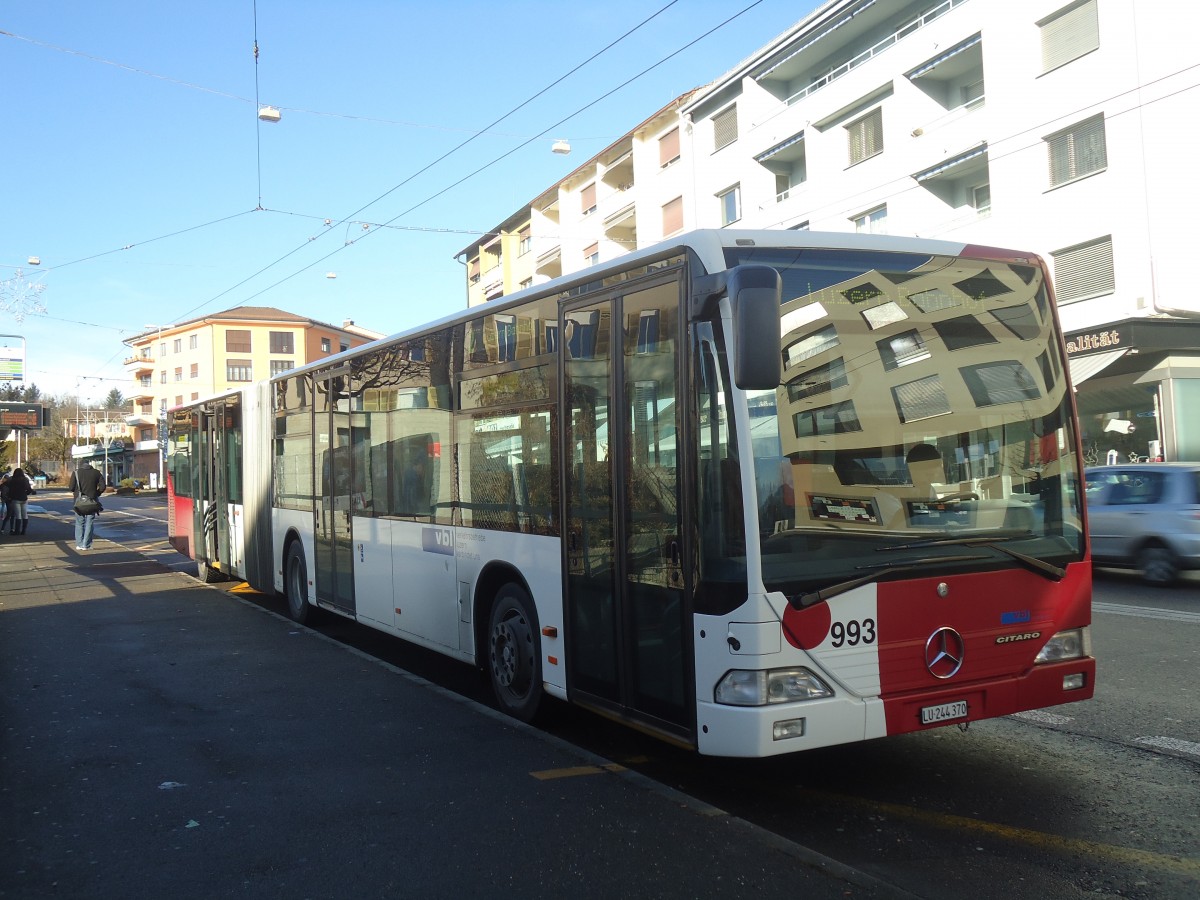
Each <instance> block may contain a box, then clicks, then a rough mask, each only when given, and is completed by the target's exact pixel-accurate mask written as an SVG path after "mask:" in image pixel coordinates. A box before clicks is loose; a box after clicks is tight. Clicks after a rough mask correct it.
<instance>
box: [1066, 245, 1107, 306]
mask: <svg viewBox="0 0 1200 900" xmlns="http://www.w3.org/2000/svg"><path fill="white" fill-rule="evenodd" d="M1050 256H1051V257H1052V258H1053V259H1054V286H1055V295H1056V297H1057V298H1058V302H1059V303H1060V304H1062V303H1069V302H1070V301H1072V300H1083V299H1085V298H1087V297H1098V296H1100V295H1101V294H1111V293H1112V292H1113V290H1114V289H1115V287H1116V280H1115V278H1114V275H1113V255H1112V235H1108V236H1107V237H1102V238H1100V239H1098V240H1095V241H1089V242H1088V243H1086V244H1077V245H1076V246H1074V247H1067V248H1065V249H1063V250H1059V251H1057V252H1054V253H1051V254H1050Z"/></svg>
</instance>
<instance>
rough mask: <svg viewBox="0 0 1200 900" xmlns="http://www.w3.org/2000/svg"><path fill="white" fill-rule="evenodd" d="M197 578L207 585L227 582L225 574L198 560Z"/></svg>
mask: <svg viewBox="0 0 1200 900" xmlns="http://www.w3.org/2000/svg"><path fill="white" fill-rule="evenodd" d="M196 577H197V578H199V579H200V580H201V581H203V582H204V583H205V584H216V583H217V582H218V581H224V580H225V573H224V572H222V571H221V570H220V569H218V568H215V567H214V566H211V565H209V564H208V563H206V562H204V561H203V560H199V559H198V560H196Z"/></svg>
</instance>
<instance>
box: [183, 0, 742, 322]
mask: <svg viewBox="0 0 1200 900" xmlns="http://www.w3.org/2000/svg"><path fill="white" fill-rule="evenodd" d="M678 2H679V0H670V2H669V3H667V4H666V5H665V6H662V7H661V8H659V9H657V10H656V11H654V12H653V13H651V14H650V15H649V16H647V17H646V18H645V19H643V20H642V21H641V22H639V23H638V24H637V25H635V26H633V27H632V28H630V29H629V30H628V31H626V32H625V33H624V34H622V35H621V36H620V37H618V38H616V39H615V40H613V41H610V42H609V43H608V44H607V45H605V46H604V47H602V48H601V49H600V50H597V51H596V52H595V53H593V54H592V55H591V56H589V57H588V58H587V59H585V60H583V62H580V63H578V64H577V65H575V66H574V67H573V68H571V69H570V70H568V71H567V72H565V73H564V74H562V75H560V76H559V77H558V78H556V79H554V80H553V81H552V82H550V83H549V84H547V85H546V86H545V87H543V88H541V89H540V90H538V91H536V92H535V93H533V94H532V95H530V96H529V97H527V98H526V99H525V100H523V101H521V102H520V103H519V104H517V105H516V106H514V107H513V108H512V109H510V110H509V111H508V112H506V113H504V114H503V115H501V116H499V117H498V118H496V119H494V120H493V121H492V122H491V123H490V124H488V125H486V126H484V128H483V129H481V130H480V131H478V132H476V133H474V134H472V135H471V136H470V137H468V138H466V139H465V140H463V141H460V142H459V143H458V144H456V145H455V146H453V147H451V148H450V149H449V150H447V151H446V152H445V153H443V154H442V155H441V156H439V157H437V158H436V159H434V160H433V161H431V162H429V163H427V164H426V165H424V166H422V167H421V168H420V169H418V170H417V171H415V172H413V173H412V174H411V175H409V176H408V177H406V178H404V179H403V180H402V181H400V182H399V183H398V184H395V185H393V186H392V187H390V188H388V190H386V191H384V192H383V193H382V194H380V195H379V196H377V197H375V198H374V199H373V200H370V201H368V202H367V203H364V204H363V205H362V206H360V207H359V208H358V209H356V210H354V211H353V212H351V213H349V214H348V215H346V216H343V217H342V218H340V219H337V220H336V221H332V220H331V221H332V224H333V225H334V226H340V225H344V224H345V223H346V222H347V221H349V220H350V219H352V218H354V217H355V216H357V215H359V214H360V213H361V212H363V211H364V210H366V209H369V208H370V207H372V206H374V205H375V204H376V203H378V202H380V201H381V200H383V199H384V198H386V197H388V196H390V195H391V194H393V193H395V192H396V191H397V190H399V189H400V188H402V187H404V186H405V185H407V184H409V183H410V182H411V181H413V179H415V178H418V177H419V176H421V175H423V174H424V173H426V172H428V171H429V170H430V169H432V168H433V167H434V166H436V165H438V164H439V163H441V162H443V161H444V160H446V159H448V158H449V157H450V156H452V155H453V154H455V153H457V152H458V151H459V150H461V149H463V148H464V147H466V146H467V145H468V144H470V143H472V142H473V141H475V140H476V139H477V138H479V137H480V135H482V134H485V133H487V132H488V130H489V129H491V128H493V127H495V126H496V125H498V124H500V123H501V122H503V121H504V120H505V119H508V118H510V117H511V116H513V115H515V114H516V113H517V112H519V111H520V110H522V109H524V108H525V107H526V106H528V105H529V104H530V103H532V102H533V101H534V100H537V99H538V98H539V97H541V96H542V95H543V94H545V93H546V92H548V91H550V90H551V89H552V88H554V87H556V86H558V85H559V84H561V83H562V82H563V81H565V80H566V79H568V78H570V77H571V76H572V75H574V74H575V73H576V72H578V71H579V70H580V69H582V68H583V67H584V66H586V65H588V64H589V63H591V62H593V61H594V60H595V59H597V58H598V57H600V56H601V55H603V54H604V53H607V52H608V51H609V50H611V49H612V48H613V47H615V46H616V45H617V44H619V43H620V42H621V41H623V40H625V39H626V38H628V37H629V36H630V35H632V34H634V33H635V32H636V31H638V30H639V29H641V28H643V27H645V26H646V25H647V24H649V23H650V22H651V21H653V20H654V19H656V18H658V17H659V16H660V15H662V14H663V13H664V12H666V11H667V10H668V9H670V8H671V7H672V6H674V5H675V4H676V3H678ZM761 2H762V0H755V2H754V3H752V4H751V5H750V6H749V7H747V8H746V10H743V11H742V12H743V13H744V12H746V11H747V10H749V9H751V8H753V7H755V6H757V5H758V4H759V3H761ZM738 15H742V13H738ZM736 17H737V16H734V17H733V18H736ZM729 21H732V18H731V19H728V20H726V22H725V23H723V24H727V23H728V22H729ZM718 27H723V25H722V26H718ZM714 30H715V29H714ZM692 43H695V42H694V41H693V42H692ZM686 46H691V45H690V44H688V45H686ZM686 46H685V47H684V48H682V49H686ZM679 52H682V50H680V51H676V53H673V54H671V56H675V55H677V53H679ZM671 56H668V57H666V59H670V58H671ZM665 61H666V60H665V59H664V60H662V61H660V63H658V64H656V65H659V64H661V62H665ZM651 68H654V67H653V66H652V67H651ZM646 71H650V70H649V69H647V70H646ZM642 74H645V73H644V72H643V73H642ZM637 77H640V76H637ZM631 80H632V79H631ZM628 83H629V82H625V84H628ZM622 86H624V85H622ZM610 93H611V92H610ZM605 96H607V95H605ZM601 99H603V98H601ZM595 102H598V101H593V103H592V104H588V106H592V105H594V103H595ZM588 106H585V107H583V108H582V109H580V110H577V111H576V112H575V113H573V114H572V116H574V115H577V114H578V113H579V112H582V111H583V109H587V108H588ZM569 118H571V116H568V117H567V119H569ZM562 121H566V119H564V120H562ZM558 124H561V123H556V124H555V125H552V126H550V129H553V128H555V127H557V125H558ZM550 129H547V130H546V131H543V132H541V133H540V134H538V135H536V136H535V137H532V138H529V139H528V140H527V141H525V142H524V143H523V144H521V145H519V146H518V147H517V148H514V150H513V151H509V154H511V153H512V152H514V151H515V150H516V149H520V147H522V146H525V145H526V144H529V143H532V142H533V141H535V140H538V139H539V138H541V137H544V136H545V135H546V134H547V133H548V132H549V130H550ZM509 154H505V155H504V156H508V155H509ZM504 156H501V157H499V158H498V159H497V160H496V161H499V159H503V158H504ZM477 171H480V170H477ZM472 174H475V173H472ZM458 183H461V181H460V182H457V183H456V184H458ZM441 193H445V191H442V192H439V194H435V195H434V197H437V196H440V194H441ZM432 199H433V197H431V198H428V199H427V200H426V201H423V203H425V202H429V200H432ZM423 203H422V204H420V205H423ZM414 208H416V207H414ZM410 211H411V210H410ZM402 215H403V214H402ZM396 218H399V217H396ZM391 221H395V219H393V220H391ZM389 224H390V223H389ZM330 230H332V228H331V229H330ZM368 233H370V232H368ZM360 240H361V238H360ZM310 243H311V241H305V242H304V243H303V244H300V245H299V246H297V247H295V248H293V249H292V250H290V251H288V252H287V253H285V254H283V256H280V257H279V258H278V259H276V260H274V261H273V262H270V263H268V264H267V265H265V266H263V267H262V268H261V269H259V270H258V271H256V272H254V273H253V274H251V275H248V276H247V277H246V278H244V279H242V280H241V281H239V282H238V283H237V284H234V285H232V286H230V287H228V288H226V289H225V290H224V291H222V292H221V293H219V294H217V295H215V296H213V297H210V298H209V299H208V300H205V301H204V302H203V303H200V304H198V305H197V306H195V307H193V308H192V309H190V310H188V311H187V312H185V313H183V314H182V315H181V316H180V317H181V318H182V317H183V316H188V315H191V314H192V313H194V312H198V311H199V310H201V309H203V308H204V307H206V306H209V305H210V304H212V303H215V302H216V301H217V300H219V299H221V297H224V296H225V295H227V294H229V293H232V292H233V291H235V290H237V289H238V288H239V287H241V286H242V285H244V284H246V283H248V282H250V281H252V280H254V279H255V278H257V277H258V276H259V275H262V274H263V273H264V272H267V271H269V270H270V269H272V268H274V267H275V266H277V265H279V264H280V263H282V262H284V261H285V260H286V259H288V258H289V257H291V256H293V255H295V254H296V253H299V252H300V251H301V250H303V249H304V248H305V247H307V246H308V245H309V244H310ZM353 243H355V242H354V241H352V242H349V243H344V244H343V245H342V248H345V247H347V246H350V245H351V244H353ZM334 252H335V253H336V252H337V251H334ZM330 255H332V254H330ZM324 258H328V257H324ZM321 261H322V260H317V261H316V262H314V263H312V264H310V265H308V266H305V267H304V268H302V269H299V270H298V271H297V272H295V273H293V274H292V275H289V276H288V278H287V279H284V281H286V280H288V279H290V278H293V277H295V275H298V274H300V272H304V271H307V270H308V269H311V268H312V266H313V265H316V264H317V263H319V262H321ZM282 283H283V282H282V281H280V282H276V284H275V285H271V287H268V288H267V289H266V290H270V289H271V288H272V287H275V286H276V285H278V284H282ZM264 292H265V291H259V292H258V293H255V294H254V295H252V296H254V297H257V296H259V294H262V293H264Z"/></svg>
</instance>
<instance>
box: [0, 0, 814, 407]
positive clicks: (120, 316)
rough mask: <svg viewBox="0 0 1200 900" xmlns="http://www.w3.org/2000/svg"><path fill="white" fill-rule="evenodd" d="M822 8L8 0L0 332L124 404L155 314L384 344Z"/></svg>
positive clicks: (690, 2) (43, 373) (2, 53)
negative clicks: (495, 233) (635, 144)
mask: <svg viewBox="0 0 1200 900" xmlns="http://www.w3.org/2000/svg"><path fill="white" fill-rule="evenodd" d="M817 5H818V4H817V3H816V2H815V0H801V2H798V3H797V2H788V0H759V2H757V3H756V2H755V0H733V2H720V0H677V2H675V3H671V2H670V0H651V2H650V3H649V4H645V3H637V2H628V0H609V2H607V3H604V4H584V3H578V4H577V3H563V2H561V0H560V2H542V0H526V2H506V3H495V2H488V3H483V2H461V0H446V2H443V3H440V4H433V3H424V2H422V3H410V2H401V0H374V2H359V0H348V2H345V3H332V2H324V3H317V2H313V0H289V2H283V0H257V4H255V2H254V0H208V2H204V3H195V4H176V3H163V2H161V0H143V2H125V0H106V2H103V3H95V2H90V0H89V2H84V0H9V2H7V3H5V4H4V5H3V6H2V7H0V84H3V85H5V94H6V96H7V103H6V104H5V113H6V117H5V118H6V121H5V127H4V134H5V137H4V140H3V141H0V179H2V180H3V181H2V184H3V188H2V194H0V197H2V200H0V203H2V209H3V211H4V215H3V216H0V283H2V284H0V300H7V301H8V303H9V305H10V306H12V305H13V304H14V303H17V304H18V305H19V306H20V308H22V309H24V310H26V314H25V315H24V318H23V321H17V320H16V317H15V316H14V315H13V314H12V311H11V310H8V311H0V333H6V334H17V335H22V336H24V337H25V338H26V343H27V348H28V350H27V352H28V363H27V382H32V383H35V384H37V385H38V386H39V387H40V388H42V390H43V392H44V393H52V394H75V393H76V390H78V393H79V396H80V397H82V398H83V399H85V400H87V399H89V398H90V399H93V400H100V399H102V398H103V397H104V396H105V395H106V394H107V393H108V391H109V390H110V389H111V388H113V387H116V388H119V389H121V390H122V391H123V392H126V393H128V390H129V380H128V378H127V376H126V374H125V371H124V368H123V366H122V360H123V358H124V357H125V356H126V354H127V350H128V348H126V347H125V346H124V345H123V344H122V343H121V341H122V339H123V338H127V337H130V336H132V335H135V334H138V333H141V332H143V331H145V330H146V329H145V327H144V326H147V325H158V324H162V325H167V324H171V323H174V322H179V321H184V320H186V319H189V318H194V317H196V316H200V315H203V314H205V313H211V312H218V311H220V310H224V309H229V308H231V307H234V306H240V305H256V306H275V307H279V308H281V309H286V310H289V311H291V312H295V313H299V314H301V315H305V316H310V317H312V318H315V319H318V320H321V321H326V322H332V323H335V324H337V323H340V322H342V320H344V319H347V318H349V319H354V320H355V321H356V322H357V323H358V324H360V325H362V326H364V327H367V328H371V329H374V330H376V331H381V332H384V333H389V334H390V333H394V332H397V331H400V330H402V329H404V328H407V327H409V326H412V325H415V324H418V323H419V322H422V321H425V320H428V319H434V318H438V317H441V316H444V315H447V314H449V313H451V312H454V311H455V310H458V309H461V308H462V307H463V306H464V305H465V303H466V292H465V286H464V274H463V268H462V266H461V264H460V263H459V262H457V261H456V260H455V259H454V256H455V254H456V253H457V252H458V251H459V250H461V249H462V248H463V247H465V246H467V245H468V244H470V243H471V242H472V240H474V238H475V237H476V236H478V234H479V233H481V232H483V231H486V230H487V229H488V228H490V227H492V226H493V225H495V224H497V223H498V222H500V221H501V220H503V219H504V218H505V217H506V216H508V215H509V214H510V213H512V212H513V211H515V210H516V209H517V208H519V207H520V206H523V205H525V204H527V203H528V202H529V201H530V200H532V199H533V198H534V197H535V196H536V195H537V194H539V193H540V192H541V191H543V190H544V189H545V188H547V187H549V186H550V185H552V184H554V183H555V182H556V181H557V180H559V179H560V178H562V177H563V176H564V175H565V174H567V173H568V172H570V171H571V170H572V169H574V168H575V167H576V166H578V165H580V164H581V163H583V162H584V161H586V160H587V159H588V158H590V157H591V156H592V155H593V154H595V153H596V152H597V151H599V150H600V149H602V148H603V147H605V146H606V145H607V144H609V143H610V142H612V141H613V140H615V139H616V138H618V137H620V136H621V135H622V134H624V133H626V132H627V131H628V130H629V129H630V128H632V127H633V126H634V125H636V124H638V123H639V122H640V121H642V120H643V119H645V118H646V117H648V116H649V115H650V114H652V113H653V112H655V111H656V110H658V109H659V108H661V107H662V106H664V105H665V104H666V103H668V102H669V101H670V100H672V99H673V98H674V97H676V96H678V95H679V94H681V93H683V92H685V91H687V90H690V89H691V88H693V87H697V86H699V85H702V84H704V83H706V82H708V81H710V80H712V79H714V78H716V77H718V76H719V75H721V74H722V73H724V72H725V71H727V70H728V69H730V68H732V67H733V66H734V65H736V64H737V63H738V62H739V61H740V60H742V59H743V58H745V57H746V56H748V55H750V54H751V53H752V52H753V51H754V50H756V49H757V48H759V47H761V46H762V45H764V44H766V43H767V42H769V41H770V40H771V39H772V38H774V37H775V36H776V35H778V34H779V33H780V32H782V31H784V30H785V29H787V28H788V27H790V26H791V25H793V24H794V23H796V22H797V21H799V20H800V19H802V18H803V17H804V16H806V15H807V14H808V13H810V12H811V11H812V10H813V9H814V8H816V6H817ZM256 7H257V8H256ZM664 7H665V9H664V10H663V11H662V12H661V14H660V15H658V16H657V17H655V18H653V19H652V20H651V21H650V22H648V23H647V24H645V25H643V26H642V27H640V28H638V29H637V30H636V31H634V32H633V33H632V34H631V35H629V36H628V37H625V38H624V39H623V40H620V41H619V43H617V44H616V45H615V46H614V47H612V49H609V50H606V51H605V52H603V53H602V54H601V55H600V56H598V57H597V58H596V59H595V60H594V61H593V62H591V63H589V64H588V65H586V66H584V67H583V68H582V69H581V70H580V71H578V72H576V73H575V74H573V75H571V76H570V77H568V78H566V79H565V80H564V81H562V83H561V84H558V85H557V86H555V87H553V88H551V89H550V90H548V91H546V93H544V94H542V95H541V96H539V97H538V98H537V99H535V100H533V101H532V102H530V103H529V104H528V105H526V106H524V107H523V108H522V109H520V110H519V111H518V112H516V113H515V114H513V115H512V116H510V117H509V118H507V119H505V120H504V121H503V122H501V123H500V124H497V125H495V126H494V127H492V128H491V129H488V130H487V131H485V132H484V133H480V132H481V131H482V130H483V129H485V128H487V126H488V125H490V124H491V123H492V122H493V121H495V120H496V119H498V118H500V117H501V116H502V115H504V114H505V113H507V112H508V111H510V110H512V109H513V108H515V107H517V106H519V105H520V104H522V103H524V102H525V101H526V100H528V99H529V98H530V97H531V96H533V95H534V94H537V93H538V92H539V91H542V90H543V89H544V88H546V87H547V86H548V85H551V84H552V83H554V82H555V81H557V80H558V79H560V78H561V77H562V76H563V75H565V74H566V73H568V72H569V71H571V70H572V69H573V68H575V67H576V66H577V65H579V64H580V63H581V62H583V61H584V60H586V59H587V58H588V57H590V56H592V55H593V54H595V53H597V52H598V51H601V50H603V49H604V48H605V47H607V46H608V45H609V44H611V43H613V42H614V41H617V40H618V39H620V38H621V37H622V35H625V34H626V33H627V32H629V31H630V30H631V29H634V28H635V26H637V25H639V23H641V22H643V21H644V20H646V19H648V18H650V17H651V16H652V15H653V14H654V13H655V12H657V11H659V10H660V9H663V8H664ZM743 10H745V12H742V11H743ZM740 12H741V13H742V14H741V15H736V14H738V13H740ZM734 16H736V18H734V19H733V21H732V22H729V23H728V24H726V25H724V26H722V27H718V26H721V23H723V22H725V21H726V20H727V19H730V18H731V17H734ZM712 29H717V30H716V31H714V32H713V33H712V34H711V35H710V36H708V37H706V38H703V39H702V40H699V41H698V42H697V43H695V44H693V45H692V46H691V47H689V48H687V49H682V50H681V48H684V47H685V46H686V45H688V44H689V43H691V42H693V41H695V40H696V39H697V38H700V37H701V36H702V35H704V34H705V33H706V32H709V31H710V30H712ZM256 35H257V44H258V49H259V56H258V62H257V65H256V64H255V60H254V55H253V49H254V45H255V38H256ZM672 54H675V55H674V56H672ZM668 57H670V58H669V59H667V58H668ZM664 59H666V62H664V63H662V65H659V66H657V67H656V68H654V69H653V70H652V71H651V72H649V73H648V74H646V75H643V76H641V77H640V78H638V79H637V80H635V81H634V82H633V83H632V84H630V85H629V86H628V87H625V88H622V89H621V90H619V91H617V92H616V93H615V94H613V95H612V96H611V97H609V98H607V99H605V100H602V101H600V102H598V103H595V104H594V105H592V106H590V107H589V108H587V109H586V110H584V111H583V112H578V114H576V113H577V111H578V110H581V109H582V108H583V107H585V106H588V105H589V104H592V103H593V101H595V100H596V99H597V98H599V97H601V96H603V95H605V94H606V93H608V92H609V91H611V90H613V88H615V87H617V86H618V85H620V84H622V83H623V82H625V81H626V80H628V79H629V78H631V77H633V76H634V75H637V74H638V73H640V72H642V71H643V70H645V69H647V68H649V67H650V66H652V65H653V64H654V63H657V62H659V61H660V60H664ZM256 98H257V99H256ZM268 104H269V105H273V106H276V107H278V108H280V109H281V110H282V119H281V121H279V122H278V123H260V121H259V119H258V117H257V110H258V106H259V105H268ZM568 117H570V118H569V119H568ZM564 119H568V121H566V122H565V123H563V124H561V125H560V124H556V123H559V122H561V121H562V120H564ZM543 132H547V133H546V134H545V135H544V136H542V137H537V136H538V135H542V133H543ZM472 138H473V139H472ZM531 138H532V139H533V140H532V141H530V139H531ZM555 138H565V139H568V140H569V141H570V142H571V145H572V148H573V151H572V153H571V154H570V155H569V156H561V155H556V154H553V153H551V152H550V146H551V143H552V141H553V139H555ZM469 139H471V140H470V142H469V143H467V144H466V146H464V147H462V148H461V149H458V150H455V149H454V148H455V147H456V146H457V145H459V144H462V143H463V142H464V141H468V140H469ZM526 142H529V143H526ZM523 144H524V145H525V146H521V145H523ZM451 151H454V152H452V153H451ZM447 153H450V155H449V156H448V157H446V158H445V159H444V160H442V161H441V162H437V163H436V164H434V165H432V166H430V164H431V163H434V162H435V161H436V160H438V159H439V158H440V157H442V156H443V155H445V154H447ZM505 154H509V155H507V156H504V155H505ZM501 156H504V158H503V159H502V160H500V161H499V162H496V163H495V164H493V165H490V166H489V167H488V168H486V169H484V171H482V172H480V173H479V174H477V175H474V176H473V177H471V178H470V179H469V180H467V181H466V182H464V183H463V184H461V185H459V186H458V187H451V185H454V184H455V182H458V181H459V180H460V179H462V178H463V177H464V176H467V175H469V174H470V173H472V172H474V171H475V170H476V169H479V168H481V167H483V166H485V165H487V164H489V163H491V162H492V161H493V160H495V159H496V158H497V157H501ZM426 167H429V168H428V169H427V170H426V171H424V172H422V171H421V170H423V169H426ZM447 188H449V190H446V189H447ZM443 191H444V193H441V192H443ZM439 194H440V195H439ZM431 198H432V199H431ZM260 207H261V208H260ZM325 219H329V220H331V222H332V223H333V224H332V225H330V226H326V225H325V224H324V220H325ZM344 220H345V221H344ZM363 223H369V227H367V228H365V229H364V227H363ZM383 223H389V224H388V226H387V227H379V226H381V225H382V224H383ZM348 241H353V243H350V244H349V245H347V242H348ZM330 254H332V255H330ZM33 256H36V257H39V258H40V259H41V265H40V266H36V267H35V266H30V265H28V258H29V257H33ZM326 257H327V258H326ZM18 269H20V270H21V271H22V273H23V275H22V277H21V278H20V279H19V280H18V278H17V271H18ZM329 272H334V273H336V274H337V277H336V278H335V279H331V278H328V277H326V276H327V273H329ZM34 298H36V300H37V301H39V302H40V303H41V304H42V305H44V307H45V312H44V313H32V312H29V311H28V310H29V305H28V303H29V300H30V299H34Z"/></svg>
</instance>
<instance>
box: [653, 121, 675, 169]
mask: <svg viewBox="0 0 1200 900" xmlns="http://www.w3.org/2000/svg"><path fill="white" fill-rule="evenodd" d="M678 159H679V128H678V127H676V128H672V129H671V130H670V131H668V132H667V133H666V134H664V135H663V136H662V137H660V138H659V139H658V164H659V166H660V167H662V168H664V169H665V168H666V167H667V166H669V165H670V164H671V163H673V162H676V161H677V160H678Z"/></svg>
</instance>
